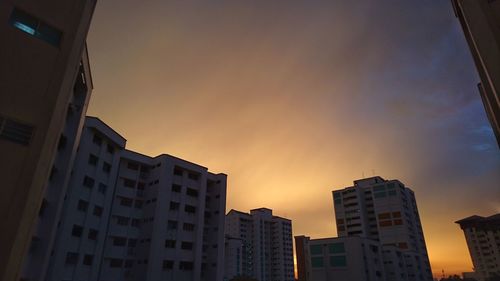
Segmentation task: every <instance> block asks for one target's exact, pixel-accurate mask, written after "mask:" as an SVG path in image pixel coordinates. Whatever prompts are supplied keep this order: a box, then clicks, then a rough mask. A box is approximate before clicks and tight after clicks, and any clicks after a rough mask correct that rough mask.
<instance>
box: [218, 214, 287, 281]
mask: <svg viewBox="0 0 500 281" xmlns="http://www.w3.org/2000/svg"><path fill="white" fill-rule="evenodd" d="M225 231H226V244H225V246H226V247H225V274H224V275H225V280H231V279H233V278H235V277H251V278H255V279H256V280H259V281H293V280H294V278H295V277H294V265H293V245H292V243H293V241H292V221H291V220H289V219H286V218H282V217H278V216H274V215H273V213H272V210H270V209H267V208H259V209H254V210H251V211H250V213H244V212H240V211H236V210H231V211H229V213H228V214H227V215H226V228H225Z"/></svg>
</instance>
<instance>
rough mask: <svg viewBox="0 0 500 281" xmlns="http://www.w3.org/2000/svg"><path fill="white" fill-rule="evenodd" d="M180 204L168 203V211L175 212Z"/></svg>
mask: <svg viewBox="0 0 500 281" xmlns="http://www.w3.org/2000/svg"><path fill="white" fill-rule="evenodd" d="M179 206H180V204H179V203H178V202H170V210H172V211H175V210H179Z"/></svg>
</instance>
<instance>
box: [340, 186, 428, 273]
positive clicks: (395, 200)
mask: <svg viewBox="0 0 500 281" xmlns="http://www.w3.org/2000/svg"><path fill="white" fill-rule="evenodd" d="M332 193H333V201H334V207H335V218H336V224H337V231H338V236H339V237H346V236H360V237H364V238H370V239H373V240H376V241H379V243H380V244H381V245H382V246H383V247H386V246H392V247H397V248H399V249H400V250H401V252H402V253H403V255H404V259H405V261H406V263H407V275H408V280H425V281H427V280H433V278H432V271H431V267H430V262H429V257H428V254H427V247H426V244H425V239H424V234H423V230H422V224H421V222H420V216H419V213H418V208H417V203H416V200H415V194H414V193H413V191H412V190H411V189H409V188H407V187H405V185H404V184H403V183H401V182H400V181H398V180H385V179H383V178H381V177H371V178H366V179H361V180H357V181H354V186H350V187H346V188H344V189H341V190H336V191H333V192H332Z"/></svg>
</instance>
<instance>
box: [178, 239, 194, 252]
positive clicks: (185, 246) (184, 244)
mask: <svg viewBox="0 0 500 281" xmlns="http://www.w3.org/2000/svg"><path fill="white" fill-rule="evenodd" d="M181 249H183V250H192V249H193V243H191V242H185V241H184V242H182V244H181Z"/></svg>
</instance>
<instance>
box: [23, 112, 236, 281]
mask: <svg viewBox="0 0 500 281" xmlns="http://www.w3.org/2000/svg"><path fill="white" fill-rule="evenodd" d="M125 144H126V140H125V139H124V138H123V137H122V136H121V135H119V134H118V133H117V132H115V131H114V130H113V129H112V128H110V127H109V126H107V125H106V124H105V123H103V122H102V121H101V120H99V119H98V118H95V117H87V118H86V120H85V127H84V129H83V132H82V134H81V140H80V142H79V148H78V151H77V152H76V157H75V161H74V164H73V165H72V167H71V168H68V169H69V170H71V172H70V174H71V176H70V179H69V182H68V184H67V185H68V186H67V188H66V192H65V194H64V195H62V200H61V202H60V203H61V206H60V207H59V208H57V211H54V212H50V213H46V211H48V210H49V209H48V207H47V209H43V210H42V212H41V214H40V219H39V220H38V223H37V224H38V228H39V229H55V231H54V232H51V234H52V235H51V236H49V235H46V236H40V237H36V239H34V241H33V243H32V247H31V251H30V252H29V254H28V257H27V259H26V260H27V263H26V266H25V269H24V272H23V275H24V276H23V277H24V278H25V280H47V281H51V280H54V281H55V280H57V281H59V280H95V281H97V280H117V281H118V280H141V281H142V280H172V281H177V280H183V281H184V280H186V281H191V280H193V281H201V280H207V281H208V280H216V281H217V280H222V278H223V269H224V260H223V254H224V252H223V251H224V248H223V244H224V212H225V207H226V177H227V176H226V175H225V174H213V173H210V172H208V170H207V168H205V167H203V166H200V165H197V164H194V163H191V162H188V161H185V160H182V159H179V158H176V157H174V156H170V155H167V154H162V155H159V156H156V157H149V156H146V155H142V154H139V153H137V152H134V151H130V150H127V149H126V148H125ZM59 188H60V189H61V190H62V189H64V188H61V187H59ZM54 234H55V235H54ZM44 245H47V246H44ZM40 251H41V254H40V253H39V252H40ZM47 253H49V255H48V256H49V258H48V260H47V261H46V262H45V263H44V265H43V267H44V270H42V271H41V272H43V273H44V275H43V276H41V275H40V276H37V275H36V274H37V273H38V272H40V271H39V269H38V268H37V267H36V266H35V267H33V265H34V264H36V263H38V262H44V260H43V258H44V257H46V256H47Z"/></svg>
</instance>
